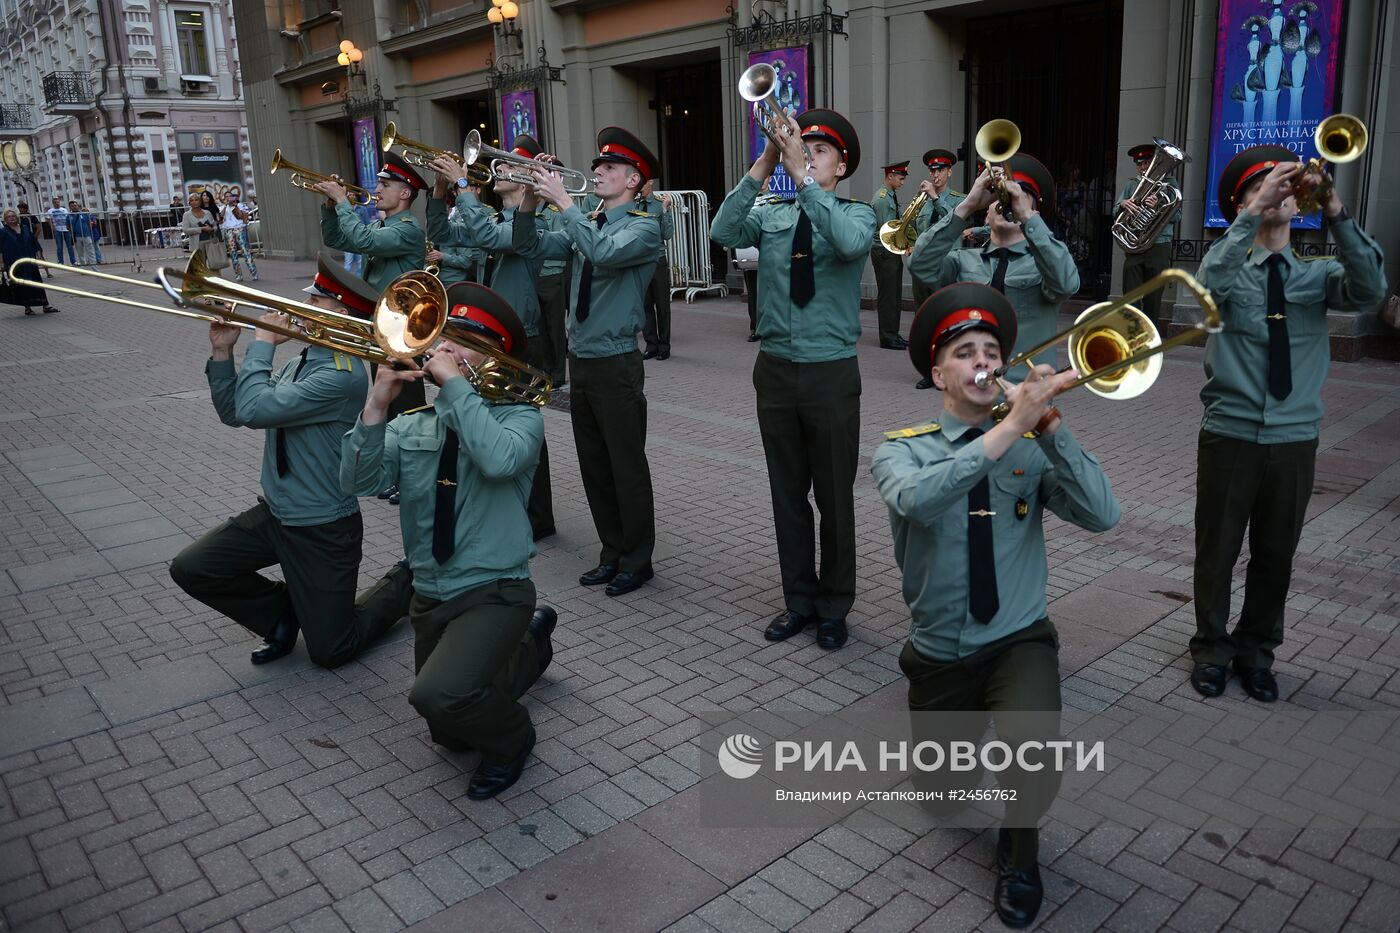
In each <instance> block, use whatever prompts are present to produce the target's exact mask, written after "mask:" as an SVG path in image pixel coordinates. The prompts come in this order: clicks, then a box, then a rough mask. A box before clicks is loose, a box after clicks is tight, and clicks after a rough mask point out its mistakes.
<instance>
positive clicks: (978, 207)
mask: <svg viewBox="0 0 1400 933" xmlns="http://www.w3.org/2000/svg"><path fill="white" fill-rule="evenodd" d="M996 200H997V189H996V186H995V183H994V182H993V181H992V173H991V172H989V171H987V170H986V169H983V170H982V171H981V172H980V173H979V174H978V176H977V178H976V179H974V180H973V182H972V188H971V189H969V190H968V192H967V197H965V198H963V199H962V202H961V203H960V204H958V206H957V207H955V208H953V213H954V214H957V215H958V216H959V217H961V218H963V219H964V220H966V219H967V218H969V217H971V216H972V215H973V214H976V213H977V212H978V211H985V210H986V209H987V208H989V207H991V206H992V205H993V204H995V203H996Z"/></svg>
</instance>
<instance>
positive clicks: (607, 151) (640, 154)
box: [590, 126, 661, 181]
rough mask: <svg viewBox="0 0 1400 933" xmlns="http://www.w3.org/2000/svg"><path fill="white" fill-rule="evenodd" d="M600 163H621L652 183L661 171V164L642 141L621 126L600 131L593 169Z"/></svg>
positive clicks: (607, 127)
mask: <svg viewBox="0 0 1400 933" xmlns="http://www.w3.org/2000/svg"><path fill="white" fill-rule="evenodd" d="M600 162H621V163H622V164H623V165H630V166H632V167H633V168H635V169H636V170H637V171H639V172H641V173H642V180H643V181H651V180H652V179H653V178H655V177H656V175H657V173H658V172H660V171H661V162H660V161H659V160H658V159H657V158H656V156H654V155H652V154H651V150H650V149H648V148H647V147H646V144H645V143H643V142H642V141H641V140H640V139H638V138H637V137H635V136H633V135H632V134H631V133H629V132H627V131H626V130H624V129H623V128H622V127H620V126H605V127H603V128H602V129H601V130H599V131H598V155H597V157H595V158H594V159H593V164H592V166H590V167H591V168H597V167H598V164H599V163H600Z"/></svg>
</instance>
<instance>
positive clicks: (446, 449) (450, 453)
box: [433, 428, 458, 564]
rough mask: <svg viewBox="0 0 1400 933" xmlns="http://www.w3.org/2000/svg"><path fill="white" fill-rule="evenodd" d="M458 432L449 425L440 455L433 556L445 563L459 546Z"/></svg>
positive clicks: (434, 508) (434, 517) (434, 516)
mask: <svg viewBox="0 0 1400 933" xmlns="http://www.w3.org/2000/svg"><path fill="white" fill-rule="evenodd" d="M457 447H458V439H457V432H456V431H454V430H452V429H451V428H448V429H447V437H445V438H443V441H442V456H441V457H439V458H438V475H437V502H436V504H435V505H434V507H433V559H434V560H436V561H437V562H438V563H439V564H445V563H447V561H448V560H449V559H450V558H451V557H452V554H453V552H455V551H456V550H457Z"/></svg>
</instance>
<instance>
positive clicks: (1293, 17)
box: [1206, 0, 1346, 229]
mask: <svg viewBox="0 0 1400 933" xmlns="http://www.w3.org/2000/svg"><path fill="white" fill-rule="evenodd" d="M1345 7H1346V0H1220V12H1219V19H1218V20H1217V26H1216V39H1215V96H1214V98H1213V100H1214V102H1215V112H1214V113H1213V114H1212V115H1211V134H1210V167H1209V170H1208V171H1207V173H1206V178H1208V179H1209V182H1208V183H1207V188H1206V226H1207V227H1228V226H1229V222H1228V221H1226V220H1225V218H1224V216H1223V215H1222V214H1221V213H1220V204H1219V202H1218V200H1217V198H1216V189H1215V186H1216V180H1217V179H1219V178H1220V172H1221V171H1222V170H1223V169H1224V168H1225V164H1226V163H1227V162H1229V161H1230V159H1231V158H1233V157H1234V155H1235V154H1236V153H1238V152H1240V151H1241V150H1243V149H1247V148H1249V147H1250V146H1260V145H1278V146H1287V147H1288V148H1289V149H1292V150H1293V151H1294V152H1296V153H1298V155H1299V156H1300V157H1302V158H1303V159H1304V160H1305V161H1306V160H1307V159H1309V158H1312V157H1313V156H1315V155H1317V149H1316V148H1315V147H1314V146H1313V130H1315V129H1316V128H1317V124H1318V123H1320V122H1321V121H1322V119H1323V118H1324V117H1326V116H1328V115H1329V114H1331V113H1333V112H1334V108H1335V104H1336V100H1337V68H1338V66H1339V64H1340V62H1341V51H1342V50H1341V29H1342V14H1343V11H1344V9H1345ZM1321 224H1322V217H1321V214H1314V215H1313V216H1312V217H1308V218H1301V219H1299V220H1295V221H1294V226H1295V227H1307V228H1312V229H1316V228H1318V227H1320V226H1321Z"/></svg>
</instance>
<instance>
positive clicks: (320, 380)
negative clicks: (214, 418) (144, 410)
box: [204, 340, 383, 526]
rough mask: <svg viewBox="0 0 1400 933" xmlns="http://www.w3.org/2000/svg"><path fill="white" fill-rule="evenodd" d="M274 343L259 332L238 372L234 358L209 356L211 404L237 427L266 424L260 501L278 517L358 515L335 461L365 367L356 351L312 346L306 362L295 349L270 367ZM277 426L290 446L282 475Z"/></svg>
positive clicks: (287, 521) (315, 521)
mask: <svg viewBox="0 0 1400 933" xmlns="http://www.w3.org/2000/svg"><path fill="white" fill-rule="evenodd" d="M275 351H276V347H274V346H273V345H272V344H271V343H269V342H267V341H265V340H254V341H253V343H252V345H251V346H249V347H248V352H247V354H246V355H245V356H244V357H243V365H242V366H241V367H240V368H239V369H238V370H237V371H236V372H235V370H234V366H233V360H212V359H211V360H209V362H208V363H207V364H205V367H204V372H205V374H206V375H207V376H208V377H209V394H210V396H211V397H212V398H213V400H214V410H215V411H217V412H218V413H219V420H220V421H222V422H223V423H224V424H227V425H230V426H232V427H236V428H237V427H246V428H264V429H266V432H267V433H266V436H265V439H264V442H263V462H262V491H263V501H264V502H266V503H267V507H268V509H269V510H270V511H271V512H272V514H273V515H274V516H276V518H277V520H278V521H280V522H281V523H282V524H284V525H293V526H305V525H324V524H325V523H327V522H333V521H335V520H336V519H338V518H344V517H345V516H347V515H353V514H355V513H356V512H358V511H359V510H360V504H359V503H358V502H356V501H355V497H354V496H347V495H346V494H345V493H344V492H342V491H341V489H340V485H339V484H338V483H337V482H336V479H335V475H336V464H337V463H338V462H339V460H340V437H341V435H342V434H344V433H345V432H346V430H348V429H349V427H350V425H352V424H354V423H355V415H356V413H357V412H358V411H359V410H360V409H362V408H364V406H365V396H366V395H367V394H368V392H369V382H368V380H367V379H366V378H365V374H366V373H367V372H368V370H367V369H366V367H365V365H364V364H363V363H361V362H360V361H359V360H357V359H355V358H354V357H351V356H346V355H345V354H344V353H337V352H335V351H334V350H330V349H328V348H326V347H316V346H313V347H308V348H307V351H306V365H305V366H301V354H300V353H298V354H297V355H296V356H294V357H292V358H291V359H290V360H288V361H287V362H286V364H284V365H283V366H282V368H281V369H280V370H278V371H277V372H276V373H273V371H272V356H273V353H274V352H275ZM298 366H301V372H300V373H298V372H297V367H298ZM294 374H295V375H296V379H295V381H293V379H292V376H293V375H294ZM279 428H281V429H283V443H284V445H285V447H286V451H287V475H286V476H278V475H277V433H276V432H277V429H279ZM380 488H383V487H380ZM377 491H378V490H376V492H377Z"/></svg>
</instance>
